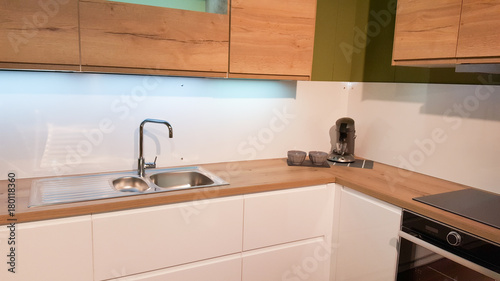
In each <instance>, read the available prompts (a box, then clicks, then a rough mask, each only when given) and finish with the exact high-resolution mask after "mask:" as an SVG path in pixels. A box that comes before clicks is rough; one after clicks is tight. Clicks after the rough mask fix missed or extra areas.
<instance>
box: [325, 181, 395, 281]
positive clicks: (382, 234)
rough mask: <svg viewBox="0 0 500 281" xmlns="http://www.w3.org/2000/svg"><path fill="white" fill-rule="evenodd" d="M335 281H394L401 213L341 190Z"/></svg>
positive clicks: (361, 195) (352, 192)
mask: <svg viewBox="0 0 500 281" xmlns="http://www.w3.org/2000/svg"><path fill="white" fill-rule="evenodd" d="M338 216H339V224H338V241H337V243H336V244H337V247H336V248H337V251H336V255H335V260H336V263H335V270H334V271H335V280H337V281H341V280H363V281H370V280H373V281H379V280H384V281H387V280H395V277H396V268H397V258H398V241H399V236H398V231H399V228H400V223H401V209H400V208H398V207H395V206H393V205H390V204H388V203H385V202H383V201H380V200H377V199H375V198H372V197H370V196H367V195H365V194H362V193H360V192H357V191H354V190H352V189H349V188H345V187H343V188H342V189H341V192H340V208H339V213H338Z"/></svg>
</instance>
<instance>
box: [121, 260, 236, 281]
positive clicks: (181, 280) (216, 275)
mask: <svg viewBox="0 0 500 281" xmlns="http://www.w3.org/2000/svg"><path fill="white" fill-rule="evenodd" d="M113 280H116V281H119V280H123V281H165V280H168V281H241V255H240V254H237V255H231V256H227V257H222V258H216V259H210V260H206V261H201V262H194V263H190V264H186V265H180V266H175V267H171V268H168V269H163V270H156V271H151V272H147V273H143V274H137V275H132V276H127V277H123V278H116V279H113Z"/></svg>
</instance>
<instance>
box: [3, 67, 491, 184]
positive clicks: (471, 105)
mask: <svg viewBox="0 0 500 281" xmlns="http://www.w3.org/2000/svg"><path fill="white" fill-rule="evenodd" d="M0 85H1V88H0V98H1V99H0V112H1V113H0V114H1V119H0V129H1V132H2V134H1V145H0V172H1V174H0V179H5V178H6V177H7V172H8V171H16V173H17V176H18V178H26V177H37V176H57V175H68V174H79V173H93V172H105V171H117V170H132V169H135V168H136V165H137V157H138V127H139V124H140V122H141V121H142V120H144V119H146V118H157V119H165V120H167V121H169V122H170V123H171V124H172V127H173V130H174V138H173V139H169V138H168V135H167V133H168V131H167V128H166V127H163V126H161V125H157V124H147V125H146V126H145V148H144V152H145V157H146V160H147V161H152V160H153V159H154V157H155V155H158V166H160V167H169V166H177V165H194V164H203V163H215V162H226V161H228V162H230V161H240V160H253V159H269V158H281V157H285V156H286V151H287V150H290V149H300V150H304V151H309V150H323V151H329V150H330V149H331V138H330V135H331V134H332V129H333V126H334V124H335V121H336V120H337V119H338V118H340V117H344V116H349V117H352V118H353V119H354V120H355V122H356V131H357V132H356V134H357V138H356V154H357V155H358V156H362V157H366V158H368V159H372V160H375V161H379V162H382V163H387V164H390V165H394V166H398V167H402V168H406V169H410V170H414V171H417V172H421V173H424V174H428V175H432V176H436V177H439V178H443V179H447V180H451V181H454V182H458V183H462V184H466V185H470V186H474V187H477V188H481V189H485V190H490V191H493V192H496V193H500V185H499V184H498V182H500V173H499V172H498V171H500V162H499V161H498V160H499V158H500V157H499V156H500V87H499V86H494V87H493V86H482V85H439V84H405V83H345V82H285V81H257V80H228V79H204V78H177V77H155V76H139V75H109V74H106V75H104V74H81V73H54V72H22V71H0Z"/></svg>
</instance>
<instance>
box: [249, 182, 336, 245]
mask: <svg viewBox="0 0 500 281" xmlns="http://www.w3.org/2000/svg"><path fill="white" fill-rule="evenodd" d="M333 186H334V185H318V186H311V187H304V188H294V189H287V190H280V191H272V192H263V193H259V194H253V195H245V197H244V198H245V219H244V241H243V250H244V251H247V250H252V249H257V248H262V247H267V246H271V245H277V244H283V243H287V242H292V241H298V240H302V239H308V238H313V237H320V236H325V235H327V236H330V234H331V225H332V219H333V200H334V193H333V192H334V188H333Z"/></svg>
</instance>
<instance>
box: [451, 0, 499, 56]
mask: <svg viewBox="0 0 500 281" xmlns="http://www.w3.org/2000/svg"><path fill="white" fill-rule="evenodd" d="M499 29H500V1H498V0H464V1H463V8H462V18H461V24H460V35H459V37H458V48H457V57H458V58H478V57H484V58H488V57H490V58H491V57H496V59H489V60H488V61H487V62H488V63H500V33H499V32H498V30H499ZM459 62H460V61H459ZM463 62H467V63H474V62H476V63H484V62H485V60H477V61H474V60H467V61H463Z"/></svg>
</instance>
